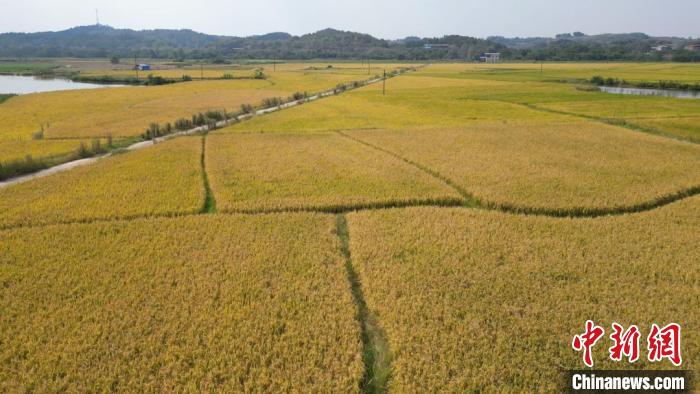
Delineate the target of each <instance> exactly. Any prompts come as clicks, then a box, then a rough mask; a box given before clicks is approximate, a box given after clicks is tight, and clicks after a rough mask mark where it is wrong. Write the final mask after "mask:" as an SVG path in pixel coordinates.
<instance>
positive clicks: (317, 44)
mask: <svg viewBox="0 0 700 394" xmlns="http://www.w3.org/2000/svg"><path fill="white" fill-rule="evenodd" d="M689 43H692V41H691V40H686V39H682V38H655V37H650V36H647V35H645V34H641V33H633V34H617V35H615V34H613V35H610V34H608V35H599V36H586V35H585V34H583V33H573V34H562V35H558V36H557V37H553V38H505V37H489V39H486V40H484V39H478V38H472V37H465V36H456V35H453V36H444V37H441V38H419V37H407V38H405V39H401V40H383V39H379V38H375V37H373V36H371V35H368V34H361V33H354V32H346V31H339V30H334V29H326V30H321V31H318V32H316V33H312V34H306V35H303V36H293V35H290V34H288V33H283V32H275V33H269V34H265V35H259V36H249V37H227V36H213V35H207V34H203V33H197V32H194V31H192V30H164V29H160V30H141V31H136V30H130V29H115V28H112V27H109V26H105V25H93V26H81V27H75V28H72V29H68V30H64V31H58V32H42V33H4V34H0V57H78V58H95V57H99V58H105V57H112V56H117V57H133V56H137V57H141V58H162V59H184V58H194V59H275V58H276V59H290V60H291V59H360V58H371V59H378V60H419V61H420V60H465V61H472V60H477V59H478V58H479V56H481V55H482V54H483V53H484V52H501V53H502V58H503V59H509V60H662V59H671V58H673V59H674V60H686V61H687V60H691V61H692V60H695V59H696V58H697V60H700V55H697V54H694V53H692V52H690V51H686V50H684V49H683V48H685V46H687V45H688V44H689ZM665 44H668V45H669V48H668V49H667V50H664V51H656V50H652V47H653V46H657V45H665Z"/></svg>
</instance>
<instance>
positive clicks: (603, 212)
mask: <svg viewBox="0 0 700 394" xmlns="http://www.w3.org/2000/svg"><path fill="white" fill-rule="evenodd" d="M336 132H337V133H338V134H339V135H341V136H343V137H346V138H348V139H351V140H353V141H355V142H358V143H360V144H363V145H366V146H368V147H371V148H373V149H376V150H378V151H380V152H383V153H386V154H388V155H391V156H393V157H396V158H398V159H400V160H402V161H404V162H405V163H407V164H409V165H412V166H414V167H416V168H418V169H420V170H421V171H424V172H425V173H426V174H428V175H430V176H433V177H435V178H437V179H439V180H441V181H443V182H444V183H445V184H447V185H448V186H450V187H451V188H453V189H454V190H455V191H457V192H458V193H459V194H460V195H462V196H463V197H464V202H463V205H464V206H465V207H469V208H478V209H486V210H493V211H500V212H504V213H510V214H516V215H530V216H549V217H572V218H595V217H600V216H610V215H623V214H628V213H638V212H644V211H650V210H653V209H656V208H660V207H663V206H665V205H668V204H671V203H673V202H676V201H679V200H682V199H685V198H688V197H693V196H695V195H697V194H700V185H696V186H693V187H690V188H687V189H683V190H679V191H677V192H675V193H671V194H667V195H663V196H660V197H657V198H654V199H652V200H649V201H644V202H641V203H638V204H634V205H627V206H616V207H609V208H586V207H574V208H568V209H549V208H532V207H526V206H518V205H514V204H500V203H492V202H489V201H484V200H482V199H479V198H477V197H475V196H474V195H473V194H471V193H470V192H468V191H467V190H466V189H464V188H462V187H461V186H459V185H457V184H456V183H455V182H454V181H453V180H452V179H450V178H448V177H446V176H444V175H442V174H440V173H439V172H437V171H435V170H433V169H431V168H429V167H427V166H425V165H423V164H420V163H418V162H415V161H413V160H410V159H408V158H405V157H403V156H401V155H399V154H397V153H395V152H392V151H390V150H388V149H385V148H382V147H379V146H376V145H374V144H371V143H369V142H366V141H363V140H361V139H359V138H356V137H353V136H350V135H348V134H346V133H344V132H342V131H336Z"/></svg>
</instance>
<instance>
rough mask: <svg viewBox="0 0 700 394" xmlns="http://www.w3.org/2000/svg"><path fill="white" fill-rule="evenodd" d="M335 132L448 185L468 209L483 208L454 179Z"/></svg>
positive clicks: (395, 154) (340, 132)
mask: <svg viewBox="0 0 700 394" xmlns="http://www.w3.org/2000/svg"><path fill="white" fill-rule="evenodd" d="M335 132H336V133H337V134H338V135H340V136H342V137H345V138H347V139H349V140H351V141H354V142H356V143H358V144H362V145H365V146H367V147H369V148H372V149H374V150H377V151H379V152H382V153H384V154H387V155H389V156H392V157H394V158H395V159H398V160H401V161H403V162H404V163H406V164H408V165H410V166H412V167H414V168H417V169H419V170H420V171H421V172H423V173H425V174H427V175H429V176H431V177H432V178H435V179H437V180H439V181H441V182H442V183H444V184H446V185H447V186H449V187H450V188H451V189H452V190H454V191H456V192H457V193H458V194H459V195H460V196H462V198H463V199H464V200H463V201H462V204H463V205H464V206H467V207H470V208H482V203H481V202H480V201H479V200H478V199H476V198H475V197H474V196H473V195H471V193H469V192H468V191H466V190H464V189H463V188H462V187H461V186H459V185H457V184H456V183H455V182H454V181H453V180H452V179H450V178H448V177H446V176H444V175H442V174H440V173H438V172H437V171H434V170H432V169H430V168H428V167H426V166H424V165H422V164H420V163H417V162H415V161H413V160H410V159H407V158H405V157H403V156H401V155H399V154H397V153H394V152H392V151H390V150H387V149H384V148H382V147H379V146H376V145H374V144H371V143H369V142H366V141H363V140H361V139H359V138H355V137H353V136H351V135H349V134H347V133H345V132H343V131H339V130H336V131H335Z"/></svg>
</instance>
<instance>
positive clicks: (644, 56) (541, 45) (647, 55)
mask: <svg viewBox="0 0 700 394" xmlns="http://www.w3.org/2000/svg"><path fill="white" fill-rule="evenodd" d="M488 40H489V41H492V42H496V43H499V44H501V45H504V46H506V47H507V48H508V49H507V50H506V51H504V53H503V57H505V58H507V59H509V60H536V61H576V60H588V61H591V60H592V61H612V60H628V61H662V60H673V61H678V62H691V61H700V53H698V52H694V51H687V50H685V49H684V47H685V46H686V45H688V44H689V43H692V42H694V40H692V39H685V38H680V37H651V36H648V35H646V34H644V33H629V34H601V35H594V36H587V35H585V34H583V33H581V32H575V33H566V34H558V35H557V36H556V37H555V38H550V37H529V38H519V37H516V38H505V37H500V36H496V37H489V38H488ZM659 45H666V46H668V48H669V49H668V50H664V51H656V50H654V49H653V47H656V46H659Z"/></svg>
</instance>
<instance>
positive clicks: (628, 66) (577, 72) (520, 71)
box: [424, 62, 700, 82]
mask: <svg viewBox="0 0 700 394" xmlns="http://www.w3.org/2000/svg"><path fill="white" fill-rule="evenodd" d="M424 74H427V75H431V76H438V77H447V78H467V79H492V80H510V81H528V80H530V81H534V80H536V81H548V80H549V81H556V80H562V79H590V78H591V77H593V76H596V75H600V76H603V77H606V78H607V77H611V78H618V79H625V80H627V81H630V82H639V81H647V82H656V81H661V80H665V81H682V82H686V81H687V82H698V81H700V67H699V66H698V65H697V64H693V63H615V62H613V63H607V62H600V63H570V62H564V63H545V64H540V63H501V64H435V65H432V66H431V67H430V68H429V69H427V70H425V72H424Z"/></svg>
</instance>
